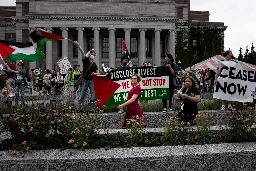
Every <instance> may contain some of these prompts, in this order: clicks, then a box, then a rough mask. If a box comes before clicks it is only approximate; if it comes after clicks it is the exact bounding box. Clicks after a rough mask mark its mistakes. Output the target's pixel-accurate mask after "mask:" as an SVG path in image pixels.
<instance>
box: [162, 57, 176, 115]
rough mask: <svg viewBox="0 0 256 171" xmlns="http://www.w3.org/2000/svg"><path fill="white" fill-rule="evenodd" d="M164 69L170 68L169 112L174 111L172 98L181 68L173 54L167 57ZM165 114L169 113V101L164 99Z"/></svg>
mask: <svg viewBox="0 0 256 171" xmlns="http://www.w3.org/2000/svg"><path fill="white" fill-rule="evenodd" d="M162 67H168V68H169V70H168V72H169V73H168V75H169V111H171V110H172V108H171V107H172V97H173V94H174V90H175V88H176V75H177V74H178V71H179V68H178V65H177V64H176V63H174V59H173V56H172V55H171V54H166V55H165V63H164V64H163V65H162ZM162 101H163V113H166V112H167V99H163V100H162Z"/></svg>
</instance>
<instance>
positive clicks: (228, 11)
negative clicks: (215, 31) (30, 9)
mask: <svg viewBox="0 0 256 171" xmlns="http://www.w3.org/2000/svg"><path fill="white" fill-rule="evenodd" d="M190 2H191V3H190V9H191V10H196V11H210V21H212V22H224V23H225V26H228V28H227V30H226V31H225V50H227V49H228V48H230V49H232V51H233V54H234V55H235V56H238V54H239V48H240V47H242V48H243V53H244V51H245V49H246V46H248V47H249V48H251V45H252V42H254V43H255V46H256V22H255V21H256V19H255V17H256V9H254V8H255V7H256V0H243V1H241V0H190ZM10 5H15V0H0V6H10Z"/></svg>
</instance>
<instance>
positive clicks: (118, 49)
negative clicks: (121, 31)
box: [116, 37, 124, 58]
mask: <svg viewBox="0 0 256 171" xmlns="http://www.w3.org/2000/svg"><path fill="white" fill-rule="evenodd" d="M123 41H124V38H123V37H117V38H116V57H117V58H121V57H122V44H123Z"/></svg>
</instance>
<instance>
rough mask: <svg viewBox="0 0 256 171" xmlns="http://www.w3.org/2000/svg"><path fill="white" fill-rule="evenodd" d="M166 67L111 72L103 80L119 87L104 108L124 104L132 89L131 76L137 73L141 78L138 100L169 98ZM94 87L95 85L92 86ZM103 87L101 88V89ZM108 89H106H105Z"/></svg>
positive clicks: (125, 69) (147, 67)
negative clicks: (140, 90)
mask: <svg viewBox="0 0 256 171" xmlns="http://www.w3.org/2000/svg"><path fill="white" fill-rule="evenodd" d="M168 70H169V69H168V68H167V67H150V66H146V67H137V68H124V69H123V70H113V71H111V72H109V73H108V74H107V75H106V76H105V78H106V79H109V80H111V81H113V82H115V83H117V84H119V85H120V87H119V88H118V89H117V90H116V91H115V92H114V94H113V95H112V96H111V97H110V98H109V100H108V101H107V102H106V103H105V105H106V106H114V105H119V104H122V103H124V102H126V100H127V97H128V92H129V91H130V90H131V89H132V87H133V85H132V84H131V76H132V75H133V74H134V73H137V74H138V75H140V77H141V78H142V80H141V82H140V83H139V84H140V86H141V89H142V95H141V97H140V100H156V99H168V98H169V75H168V73H169V72H168ZM94 85H95V84H94ZM102 87H103V86H101V88H102ZM104 88H105V89H108V87H105V86H104Z"/></svg>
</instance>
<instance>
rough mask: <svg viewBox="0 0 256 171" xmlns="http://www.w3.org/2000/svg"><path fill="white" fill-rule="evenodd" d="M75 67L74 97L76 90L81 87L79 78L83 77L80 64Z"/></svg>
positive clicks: (73, 75)
mask: <svg viewBox="0 0 256 171" xmlns="http://www.w3.org/2000/svg"><path fill="white" fill-rule="evenodd" d="M74 68H75V69H74V71H73V73H72V77H73V78H74V98H76V92H77V90H78V89H79V84H78V80H79V78H80V77H81V70H80V65H76V66H75V67H74Z"/></svg>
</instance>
